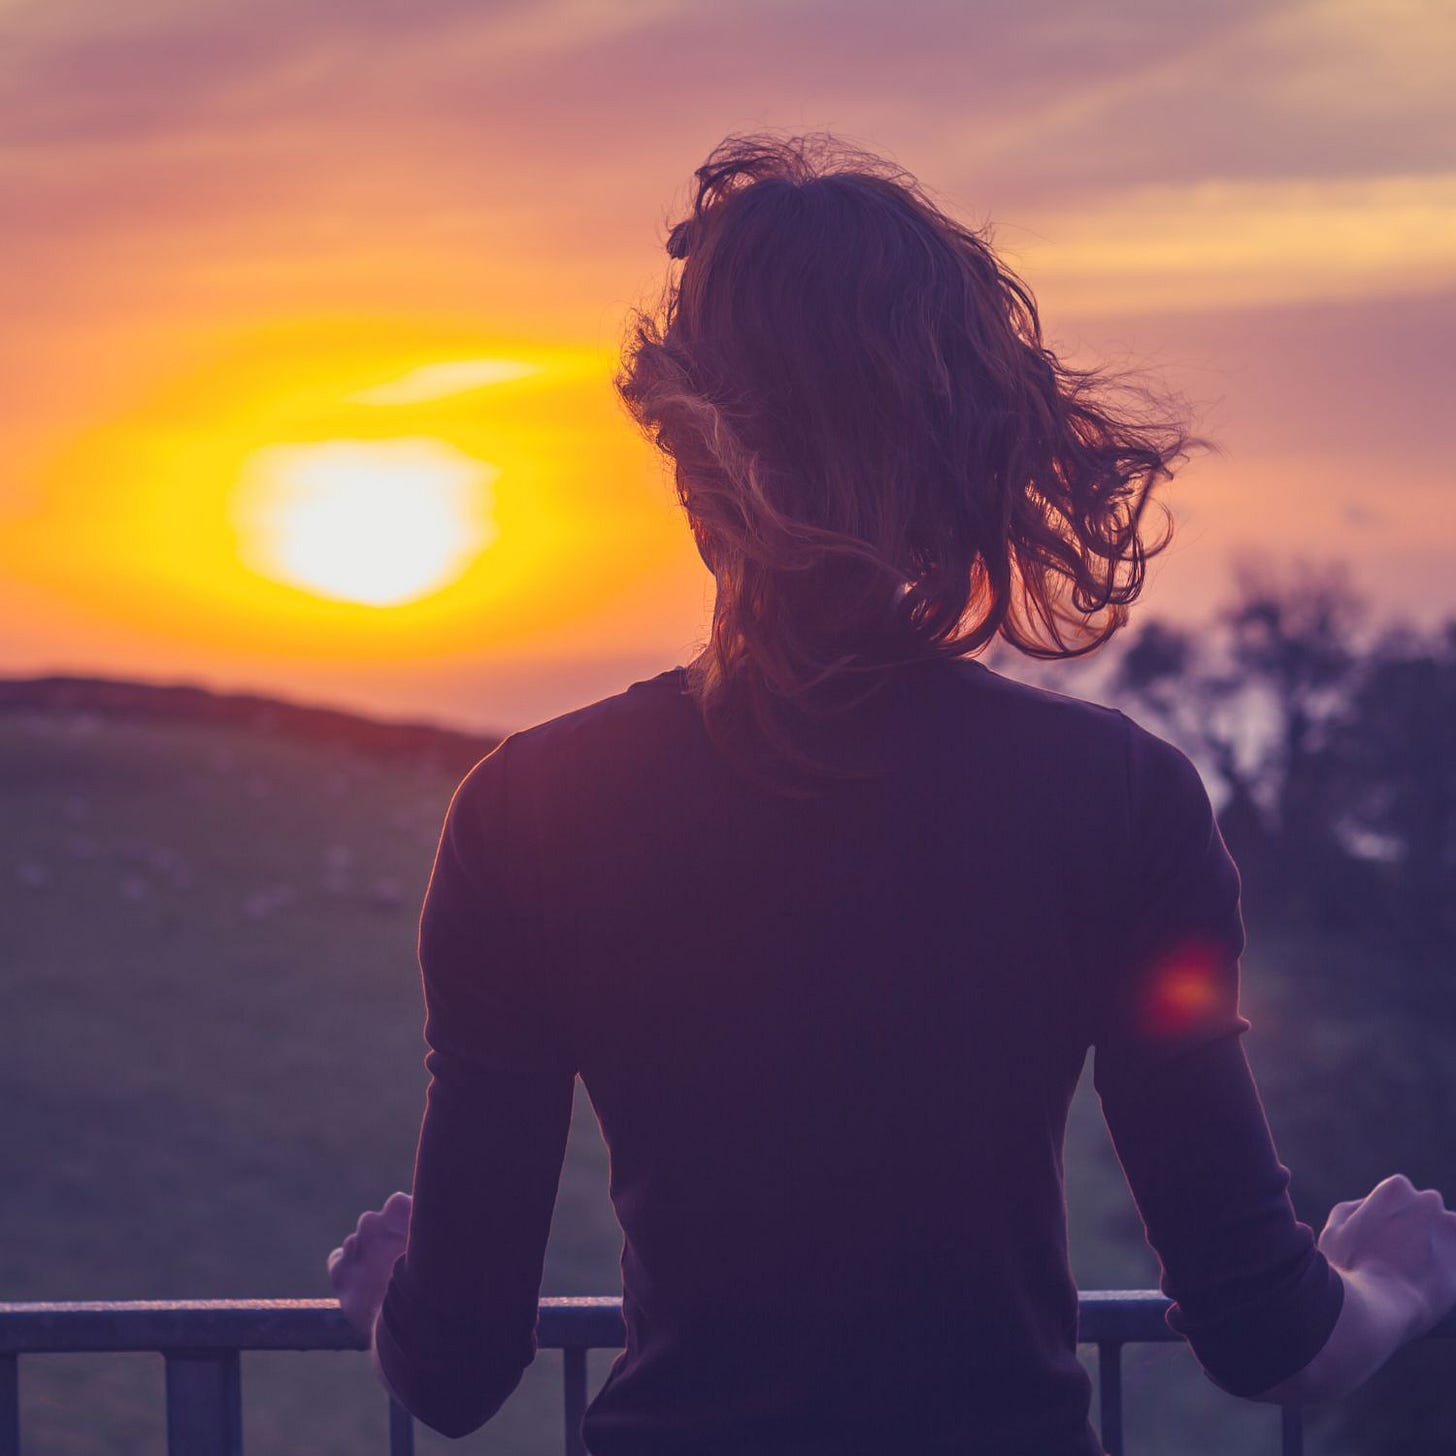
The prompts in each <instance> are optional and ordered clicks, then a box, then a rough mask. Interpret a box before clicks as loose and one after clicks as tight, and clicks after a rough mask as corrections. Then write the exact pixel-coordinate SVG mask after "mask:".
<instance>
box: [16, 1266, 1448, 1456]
mask: <svg viewBox="0 0 1456 1456" xmlns="http://www.w3.org/2000/svg"><path fill="white" fill-rule="evenodd" d="M1080 1302H1081V1307H1080V1319H1079V1327H1078V1337H1079V1340H1080V1342H1081V1343H1082V1344H1084V1345H1095V1346H1096V1347H1097V1387H1098V1395H1099V1400H1100V1405H1101V1420H1102V1425H1101V1435H1102V1444H1103V1446H1104V1447H1106V1449H1107V1453H1108V1456H1123V1434H1122V1350H1123V1346H1124V1345H1133V1344H1151V1343H1161V1342H1166V1341H1177V1340H1178V1338H1179V1336H1178V1335H1176V1334H1175V1333H1174V1332H1173V1331H1172V1330H1171V1329H1170V1328H1169V1327H1168V1325H1167V1323H1166V1322H1165V1321H1164V1318H1163V1315H1164V1312H1165V1311H1166V1310H1167V1308H1168V1301H1167V1300H1166V1299H1165V1298H1164V1297H1163V1296H1162V1295H1161V1294H1159V1293H1157V1292H1156V1291H1131V1292H1129V1291H1123V1290H1119V1291H1110V1292H1109V1291H1103V1290H1093V1291H1084V1292H1083V1293H1082V1294H1081V1296H1080ZM624 1337H625V1330H624V1327H623V1324H622V1302H621V1300H620V1299H543V1300H542V1301H541V1310H540V1322H539V1324H538V1327H537V1340H538V1343H539V1344H540V1346H541V1348H542V1349H551V1350H560V1351H561V1353H562V1375H563V1380H564V1390H565V1411H566V1447H565V1449H566V1456H586V1447H585V1446H584V1445H583V1444H582V1440H581V1419H582V1415H583V1414H584V1412H585V1411H586V1405H587V1370H586V1356H587V1351H588V1350H604V1349H617V1348H620V1347H621V1345H622V1343H623V1339H624ZM1427 1338H1443V1339H1456V1316H1453V1317H1451V1318H1450V1319H1447V1320H1446V1321H1445V1322H1444V1323H1443V1324H1442V1325H1441V1326H1439V1327H1438V1328H1437V1329H1435V1330H1433V1331H1432V1332H1431V1335H1430V1336H1428V1337H1427ZM363 1348H364V1342H363V1341H362V1340H361V1339H360V1338H359V1336H358V1335H357V1334H356V1333H355V1331H354V1329H353V1328H352V1327H351V1326H350V1324H349V1323H348V1321H347V1320H346V1319H345V1318H344V1316H343V1314H342V1313H341V1312H340V1310H339V1306H338V1305H337V1303H335V1302H334V1301H333V1300H331V1299H238V1300H231V1299H224V1300H181V1301H174V1300H145V1301H139V1302H134V1303H123V1304H101V1303H85V1304H0V1456H20V1382H19V1357H20V1356H21V1355H46V1354H80V1353H103V1352H104V1353H114V1352H121V1351H147V1352H156V1353H159V1354H160V1355H161V1356H162V1358H163V1360H164V1361H165V1362H166V1399H167V1452H168V1456H241V1452H242V1449H243V1436H242V1399H241V1397H242V1377H241V1371H240V1362H239V1355H240V1354H241V1352H242V1351H244V1350H360V1349H363ZM1280 1439H1281V1446H1280V1450H1281V1452H1282V1453H1283V1456H1302V1452H1303V1450H1304V1427H1303V1421H1302V1419H1301V1416H1300V1412H1299V1411H1298V1410H1297V1409H1291V1408H1288V1407H1286V1408H1284V1409H1283V1410H1282V1411H1281V1412H1280ZM389 1451H390V1456H412V1453H413V1451H414V1425H413V1422H412V1421H411V1419H410V1417H409V1414H408V1412H406V1411H405V1410H403V1409H402V1408H401V1407H400V1406H399V1405H397V1404H396V1403H395V1402H393V1401H391V1402H390V1406H389Z"/></svg>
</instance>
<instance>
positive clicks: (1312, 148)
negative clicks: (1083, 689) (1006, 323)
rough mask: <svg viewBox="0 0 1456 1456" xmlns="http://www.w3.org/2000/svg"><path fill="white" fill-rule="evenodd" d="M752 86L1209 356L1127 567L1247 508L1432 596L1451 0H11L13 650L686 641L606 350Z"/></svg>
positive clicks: (673, 549) (8, 510) (1188, 605)
mask: <svg viewBox="0 0 1456 1456" xmlns="http://www.w3.org/2000/svg"><path fill="white" fill-rule="evenodd" d="M761 129H771V130H777V131H781V132H802V131H818V130H830V131H834V132H836V133H838V134H840V135H841V136H844V137H845V138H847V139H849V140H852V141H855V142H858V143H860V144H862V145H866V146H869V147H871V148H873V149H875V150H877V151H880V152H883V153H885V154H887V155H889V156H891V157H892V158H893V159H894V160H896V161H897V162H899V163H900V164H901V165H903V166H904V167H906V168H908V169H909V170H910V171H911V172H913V173H914V174H915V175H917V176H918V177H919V178H920V179H921V180H922V182H923V183H924V184H925V185H926V186H927V188H929V189H930V190H931V192H932V193H933V194H934V195H935V196H936V198H937V200H939V201H940V202H941V203H942V205H944V206H946V207H947V208H949V209H950V210H952V211H953V212H955V213H956V214H957V215H958V216H961V217H963V218H966V219H968V220H970V221H972V222H974V223H976V224H977V225H989V226H990V227H991V228H992V229H993V235H994V238H995V240H996V244H997V246H998V248H999V249H1000V250H1001V252H1002V254H1003V256H1005V258H1006V259H1007V261H1008V262H1010V263H1011V264H1012V266H1013V267H1015V268H1016V269H1017V270H1018V271H1019V272H1020V273H1021V274H1022V275H1023V276H1024V277H1025V278H1026V279H1027V281H1028V282H1029V283H1030V285H1031V287H1032V288H1033V290H1034V292H1035V293H1036V295H1037V298H1038V300H1039V302H1040V305H1041V309H1042V315H1043V320H1044V324H1045V327H1046V331H1047V334H1048V336H1049V339H1050V341H1051V342H1052V343H1053V345H1054V346H1055V347H1057V348H1058V349H1059V350H1060V351H1062V352H1064V354H1065V355H1066V356H1067V357H1068V358H1070V359H1072V360H1073V361H1075V362H1083V363H1090V362H1102V363H1106V364H1111V365H1114V366H1117V367H1133V368H1138V369H1141V370H1144V371H1146V372H1147V373H1149V374H1151V375H1152V376H1154V377H1156V378H1158V379H1160V380H1162V381H1163V382H1164V383H1165V384H1166V385H1168V386H1169V387H1171V388H1173V389H1175V390H1178V391H1180V392H1181V393H1182V394H1183V395H1184V396H1185V397H1186V398H1187V399H1188V400H1189V401H1190V403H1191V404H1192V406H1193V407H1194V409H1195V411H1196V414H1197V421H1198V424H1199V426H1200V428H1201V430H1202V432H1203V433H1205V434H1207V435H1210V436H1211V437H1212V438H1213V439H1214V440H1215V441H1216V442H1217V443H1218V446H1219V450H1218V452H1217V453H1215V454H1210V455H1205V456H1203V457H1200V458H1199V459H1197V460H1196V461H1195V462H1193V463H1192V464H1191V465H1190V466H1189V467H1188V468H1187V469H1186V470H1185V472H1184V473H1183V474H1182V475H1181V476H1180V477H1179V478H1178V479H1177V480H1175V481H1174V482H1173V483H1172V484H1171V485H1170V486H1168V487H1167V488H1166V490H1165V492H1164V499H1165V500H1166V502H1167V503H1168V505H1169V507H1170V508H1171V509H1172V511H1173V514H1174V516H1175V519H1176V520H1177V522H1178V528H1179V533H1178V538H1177V542H1176V545H1175V547H1174V548H1173V549H1172V550H1170V551H1169V552H1168V553H1166V554H1165V555H1164V556H1163V557H1162V558H1160V559H1159V562H1158V563H1157V566H1156V568H1155V571H1154V575H1153V580H1152V583H1151V586H1150V589H1149V591H1148V593H1147V595H1146V597H1145V605H1144V606H1143V607H1142V608H1140V610H1141V611H1142V612H1143V613H1144V614H1151V615H1167V616H1172V617H1176V618H1181V619H1187V620H1194V619H1197V618H1198V617H1200V616H1201V615H1203V614H1204V613H1206V612H1207V611H1208V610H1209V609H1210V608H1211V607H1212V606H1214V605H1216V603H1217V602H1218V600H1219V599H1220V598H1221V596H1222V595H1223V594H1224V593H1225V591H1226V590H1227V585H1228V577H1229V570H1230V566H1231V563H1232V562H1234V561H1235V560H1237V559H1238V558H1239V557H1240V556H1241V555H1245V554H1247V553H1249V552H1251V551H1261V552H1263V553H1265V554H1266V555H1272V556H1274V557H1276V558H1294V557H1299V558H1303V559H1305V560H1311V561H1325V560H1339V561H1343V562H1346V563H1348V565H1349V568H1350V570H1351V574H1352V576H1353V578H1354V580H1355V581H1356V582H1357V583H1358V585H1359V586H1360V588H1361V589H1362V591H1363V592H1364V593H1365V595H1366V597H1367V599H1368V601H1369V603H1370V611H1371V614H1372V618H1374V617H1384V616H1402V617H1405V618H1409V619H1413V620H1416V621H1423V622H1433V621H1436V620H1438V619H1441V618H1443V617H1445V616H1448V615H1456V573H1453V572H1452V570H1451V566H1452V563H1453V561H1456V554H1453V552H1456V509H1453V506H1452V497H1451V488H1452V484H1453V482H1452V469H1453V467H1452V453H1451V451H1450V449H1449V446H1448V442H1447V430H1448V424H1447V420H1448V417H1449V414H1450V397H1451V394H1452V387H1453V383H1456V366H1453V364H1452V361H1451V349H1450V343H1449V341H1450V340H1451V339H1452V338H1453V337H1456V163H1453V158H1456V0H1411V3H1406V0H1318V3H1282V0H1280V3H1246V0H1229V3H1221V4H1218V5H1192V4H1188V3H1186V0H1141V3H1122V4H1119V3H1107V4H1100V5H1097V6H1089V5H1087V4H1085V3H1083V0H997V3H983V0H937V3H930V0H896V3H894V4H889V3H867V0H804V3H798V0H780V3H773V4H769V3H758V0H735V3H734V4H731V5H729V4H726V3H722V0H706V3H705V0H631V3H629V0H532V3H515V0H502V3H496V0H410V3H393V4H385V3H374V0H282V3H276V0H232V3H228V4H223V3H217V0H107V3H104V4H103V3H100V0H92V3H89V4H79V3H73V0H0V238H3V258H4V267H3V269H0V316H3V318H4V320H5V327H4V329H3V331H0V381H3V387H0V440H3V445H4V456H3V458H4V460H5V462H6V466H5V469H4V472H3V474H0V624H3V627H0V674H17V673H35V672H53V671H65V672H82V673H95V674H103V675H109V676H136V677H144V678H148V679H155V680H166V681H177V680H188V681H197V682H204V683H208V684H210V685H213V686H217V687H220V688H245V689H250V690H263V691H270V692H278V693H281V694H284V695H287V696H291V697H297V698H304V699H311V700H318V701H327V702H334V703H341V704H344V705H351V706H357V707H361V708H365V709H369V710H371V711H377V712H384V713H388V714H391V715H403V716H412V717H433V718H444V719H449V720H454V721H460V722H467V723H471V724H474V725H478V726H483V727H496V728H505V729H510V728H515V727H519V726H523V725H524V724H526V723H530V722H534V721H538V720H540V719H541V718H544V717H548V716H551V715H554V714H556V713H559V712H563V711H566V710H568V709H570V708H572V707H575V706H578V705H579V704H582V703H585V702H588V701H590V700H592V699H594V698H596V697H600V696H602V695H604V694H606V693H610V692H614V691H617V690H618V689H620V688H621V687H623V686H625V685H626V684H627V683H628V682H630V681H632V680H633V679H634V678H637V677H642V676H647V675H650V674H652V673H654V672H657V671H660V670H662V669H663V668H665V667H670V666H672V665H673V664H674V663H678V662H685V661H687V660H688V659H689V657H691V656H692V654H693V653H694V652H695V651H696V649H697V646H698V645H699V644H700V642H701V641H702V638H703V635H704V632H705V630H706V625H707V621H708V613H709V610H710V607H711V582H710V580H709V578H708V577H707V575H706V573H705V571H704V569H703V567H702V564H701V562H700V561H699V559H698V557H697V554H696V552H695V550H694V549H693V546H692V542H691V538H690V536H689V534H688V531H687V529H686V527H685V525H684V524H683V522H682V520H681V517H680V516H679V514H678V513H677V507H676V504H675V500H674V497H673V494H672V490H671V486H670V482H669V480H668V479H667V478H666V476H665V475H664V473H663V471H662V468H661V466H660V463H659V462H658V460H657V459H656V457H655V455H654V453H653V451H652V449H651V447H650V446H649V445H648V444H647V443H646V442H645V441H644V440H642V439H641V438H640V437H639V436H637V435H636V434H635V433H634V431H633V429H632V427H631V425H630V423H629V421H628V420H627V418H626V415H625V413H624V411H623V410H622V408H621V406H620V405H619V404H618V403H617V401H616V400H615V398H614V396H613V392H612V388H611V376H612V372H613V367H614V363H615V359H616V355H617V351H618V349H619V347H620V343H621V340H622V337H623V332H624V328H625V324H626V320H627V318H628V315H629V313H630V310H631V309H632V308H633V307H634V306H636V305H638V304H642V303H647V302H650V301H651V300H652V299H653V298H654V297H655V296H656V294H657V292H658V290H659V289H660V288H661V286H662V284H663V281H664V279H665V277H666V273H667V268H668V259H667V257H666V255H665V253H664V251H663V242H664V239H665V236H666V230H667V226H668V224H669V223H670V222H671V221H672V220H673V219H674V218H675V217H676V216H677V215H679V211H680V209H681V207H682V205H683V203H684V200H685V199H686V197H687V195H688V185H689V182H690V178H691V174H692V171H693V168H694V167H696V166H697V165H698V164H699V163H700V162H701V161H702V160H703V158H704V157H705V156H706V154H707V152H708V151H709V150H710V149H711V147H712V146H713V145H714V144H715V143H716V142H717V141H718V140H720V139H721V138H722V137H723V136H724V135H725V134H727V133H729V132H734V131H749V130H761ZM401 501H404V502H406V503H408V504H409V505H410V514H409V516H408V519H403V518H401V516H400V514H399V508H400V503H401ZM341 520H347V522H348V532H347V533H346V534H347V537H348V539H347V540H344V539H343V536H341V533H340V522H341ZM341 542H342V544H341ZM345 547H347V548H348V549H347V550H345ZM341 553H342V554H341ZM350 553H352V554H350ZM371 563H372V564H371Z"/></svg>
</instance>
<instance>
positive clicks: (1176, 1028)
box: [1142, 941, 1224, 1036]
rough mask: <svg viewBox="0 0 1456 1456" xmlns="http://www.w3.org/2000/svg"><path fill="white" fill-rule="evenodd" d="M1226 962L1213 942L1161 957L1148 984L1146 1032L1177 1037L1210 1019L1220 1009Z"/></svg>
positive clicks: (1194, 944) (1187, 946)
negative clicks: (1220, 987)
mask: <svg viewBox="0 0 1456 1456" xmlns="http://www.w3.org/2000/svg"><path fill="white" fill-rule="evenodd" d="M1223 969H1224V959H1223V956H1222V955H1221V954H1220V952H1219V949H1218V947H1217V946H1216V945H1215V944H1213V943H1212V942H1211V941H1191V942H1186V943H1184V944H1183V945H1180V946H1178V947H1177V948H1176V949H1175V950H1173V951H1171V952H1170V953H1169V954H1167V955H1165V956H1163V957H1162V959H1161V960H1159V962H1158V964H1157V965H1156V966H1155V967H1154V969H1153V972H1152V975H1151V977H1150V979H1149V981H1148V989H1147V995H1146V998H1145V1000H1144V1003H1143V1008H1142V1010H1143V1016H1142V1020H1143V1025H1144V1028H1145V1029H1146V1030H1147V1031H1148V1032H1150V1033H1151V1034H1153V1035H1154V1036H1174V1035H1177V1034H1178V1033H1180V1032H1185V1031H1188V1030H1189V1029H1191V1028H1192V1027H1194V1026H1196V1025H1198V1024H1199V1023H1200V1022H1201V1021H1204V1020H1206V1019H1207V1018H1209V1017H1211V1016H1212V1015H1213V1014H1214V1012H1215V1011H1216V1010H1217V1008H1218V1003H1219V983H1220V981H1221V980H1222V979H1223V977H1222V975H1221V972H1222V971H1223Z"/></svg>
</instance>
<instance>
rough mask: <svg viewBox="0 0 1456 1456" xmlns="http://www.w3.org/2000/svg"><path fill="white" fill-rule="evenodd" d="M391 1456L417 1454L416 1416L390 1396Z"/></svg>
mask: <svg viewBox="0 0 1456 1456" xmlns="http://www.w3.org/2000/svg"><path fill="white" fill-rule="evenodd" d="M389 1456H415V1422H414V1417H413V1416H411V1415H410V1413H409V1412H408V1411H407V1410H406V1409H405V1408H404V1407H403V1406H402V1405H401V1404H400V1403H399V1402H398V1401H397V1400H396V1399H395V1398H394V1397H393V1396H390V1397H389Z"/></svg>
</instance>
